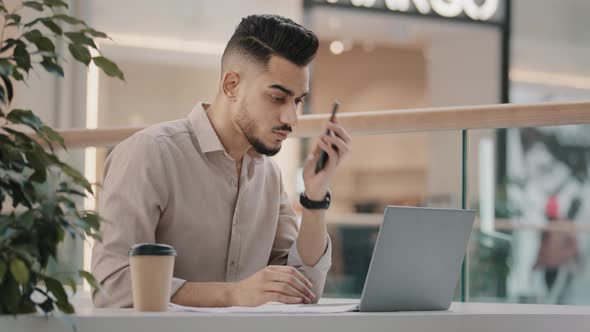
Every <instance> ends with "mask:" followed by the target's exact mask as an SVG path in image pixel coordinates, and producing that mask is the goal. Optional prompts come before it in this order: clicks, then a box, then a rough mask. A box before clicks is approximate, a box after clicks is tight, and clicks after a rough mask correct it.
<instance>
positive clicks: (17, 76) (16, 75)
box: [12, 69, 25, 81]
mask: <svg viewBox="0 0 590 332" xmlns="http://www.w3.org/2000/svg"><path fill="white" fill-rule="evenodd" d="M12 77H14V79H15V80H17V81H23V80H24V79H25V78H24V77H23V74H21V73H20V72H19V71H18V70H17V69H15V70H14V72H13V73H12Z"/></svg>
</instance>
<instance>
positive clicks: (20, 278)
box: [10, 258, 29, 285]
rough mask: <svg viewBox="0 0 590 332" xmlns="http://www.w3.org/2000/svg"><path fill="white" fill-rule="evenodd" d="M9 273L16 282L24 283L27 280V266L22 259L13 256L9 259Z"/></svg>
mask: <svg viewBox="0 0 590 332" xmlns="http://www.w3.org/2000/svg"><path fill="white" fill-rule="evenodd" d="M10 273H12V277H13V278H14V280H16V282H18V283H19V284H21V285H26V284H27V283H28V282H29V268H28V267H27V265H26V264H25V262H23V261H22V260H20V259H18V258H13V259H12V260H11V261H10Z"/></svg>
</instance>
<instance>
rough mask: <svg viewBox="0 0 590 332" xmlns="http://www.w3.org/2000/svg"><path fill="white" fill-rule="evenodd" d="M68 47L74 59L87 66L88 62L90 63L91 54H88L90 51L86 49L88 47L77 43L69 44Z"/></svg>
mask: <svg viewBox="0 0 590 332" xmlns="http://www.w3.org/2000/svg"><path fill="white" fill-rule="evenodd" d="M68 48H69V49H70V53H71V54H72V56H73V57H74V59H76V60H78V61H80V62H82V63H83V64H85V65H87V66H88V64H90V60H92V56H91V55H90V51H88V47H86V46H84V45H79V44H70V45H69V46H68Z"/></svg>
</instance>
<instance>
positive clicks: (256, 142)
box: [236, 109, 281, 157]
mask: <svg viewBox="0 0 590 332" xmlns="http://www.w3.org/2000/svg"><path fill="white" fill-rule="evenodd" d="M236 123H237V124H238V126H239V127H240V129H241V130H242V133H244V136H246V139H247V140H248V142H249V143H250V145H252V148H254V151H256V152H258V153H260V154H263V155H265V156H269V157H272V156H274V155H275V154H277V153H279V151H280V150H281V147H280V146H279V147H278V148H276V149H272V148H269V147H268V146H266V145H264V143H262V141H261V140H260V139H258V137H256V135H255V134H254V133H255V132H256V125H255V124H254V121H252V120H251V119H250V118H249V117H248V115H247V112H246V110H245V109H241V110H240V113H239V114H238V116H237V118H236Z"/></svg>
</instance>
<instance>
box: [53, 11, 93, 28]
mask: <svg viewBox="0 0 590 332" xmlns="http://www.w3.org/2000/svg"><path fill="white" fill-rule="evenodd" d="M53 18H55V19H58V20H62V21H64V22H66V23H69V24H72V25H76V24H83V25H86V23H84V21H82V20H79V19H77V18H75V17H72V16H68V15H64V14H58V15H53Z"/></svg>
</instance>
